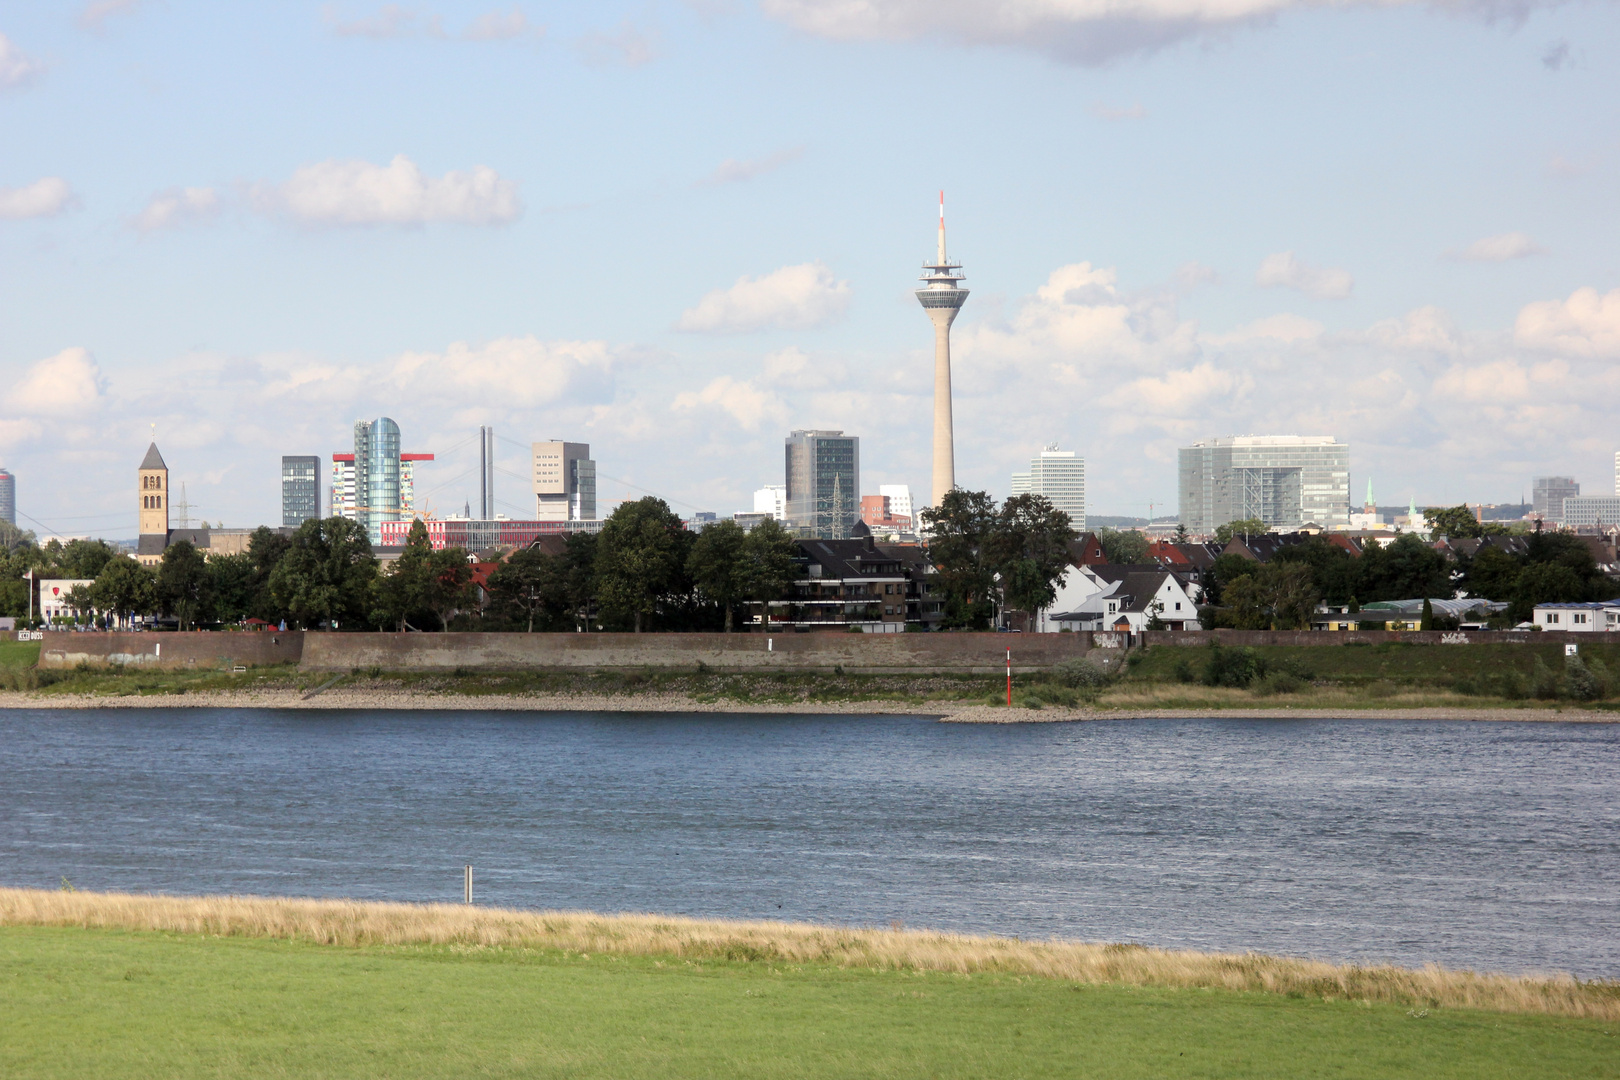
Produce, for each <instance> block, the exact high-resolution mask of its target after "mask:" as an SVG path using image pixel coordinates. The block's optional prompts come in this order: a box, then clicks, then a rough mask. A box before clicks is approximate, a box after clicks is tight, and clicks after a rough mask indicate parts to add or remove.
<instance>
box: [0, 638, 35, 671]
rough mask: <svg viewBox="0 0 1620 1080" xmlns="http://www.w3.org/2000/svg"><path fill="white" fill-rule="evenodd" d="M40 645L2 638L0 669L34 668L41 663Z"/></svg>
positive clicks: (0, 644)
mask: <svg viewBox="0 0 1620 1080" xmlns="http://www.w3.org/2000/svg"><path fill="white" fill-rule="evenodd" d="M39 649H40V643H39V642H37V641H13V640H12V639H11V638H0V667H32V666H33V665H34V664H37V663H39Z"/></svg>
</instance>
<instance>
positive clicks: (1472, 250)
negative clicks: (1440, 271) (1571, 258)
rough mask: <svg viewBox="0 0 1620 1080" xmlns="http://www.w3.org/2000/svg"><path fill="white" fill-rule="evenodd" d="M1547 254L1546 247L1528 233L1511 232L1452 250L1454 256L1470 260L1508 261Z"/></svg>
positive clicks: (1488, 237)
mask: <svg viewBox="0 0 1620 1080" xmlns="http://www.w3.org/2000/svg"><path fill="white" fill-rule="evenodd" d="M1545 254H1546V249H1545V248H1543V247H1542V246H1541V245H1540V244H1538V243H1536V242H1535V241H1534V240H1532V239H1531V238H1530V237H1529V235H1528V234H1526V233H1522V232H1510V233H1500V234H1498V235H1496V236H1487V237H1485V238H1483V239H1480V240H1475V241H1474V242H1473V243H1472V244H1469V245H1468V246H1467V247H1465V248H1462V249H1461V250H1459V251H1455V252H1452V257H1453V258H1456V259H1463V260H1466V261H1468V262H1508V261H1509V260H1512V259H1524V258H1528V257H1529V256H1531V255H1545Z"/></svg>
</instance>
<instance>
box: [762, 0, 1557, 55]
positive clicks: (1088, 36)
mask: <svg viewBox="0 0 1620 1080" xmlns="http://www.w3.org/2000/svg"><path fill="white" fill-rule="evenodd" d="M1416 2H1417V0H995V2H986V0H763V3H762V5H761V6H762V8H763V9H764V11H765V13H766V14H768V15H770V16H772V17H774V18H777V19H781V20H782V21H784V22H787V23H789V24H790V25H792V26H794V27H796V28H797V29H799V30H801V31H803V32H805V33H809V34H814V35H817V36H819V37H827V38H833V39H835V40H855V41H859V40H906V39H912V38H929V37H933V38H941V39H944V40H946V41H951V42H955V43H958V44H963V45H1001V46H1011V47H1014V48H1023V49H1029V50H1032V51H1034V52H1038V53H1042V54H1044V55H1047V56H1050V57H1052V58H1054V59H1057V60H1060V61H1064V62H1068V63H1078V64H1104V63H1107V62H1109V61H1111V60H1114V59H1117V58H1119V57H1121V56H1126V55H1130V54H1133V53H1148V52H1152V51H1154V50H1157V49H1161V48H1164V47H1165V46H1167V45H1170V44H1173V43H1175V42H1177V41H1181V40H1183V39H1187V38H1195V37H1210V36H1215V35H1219V34H1221V33H1224V32H1229V31H1230V30H1232V29H1235V28H1238V27H1243V26H1260V25H1264V24H1266V23H1269V22H1272V21H1274V20H1275V19H1276V18H1277V17H1278V16H1280V15H1283V14H1286V13H1288V12H1291V11H1300V10H1310V9H1313V8H1343V7H1352V6H1358V7H1389V6H1395V5H1399V4H1403V3H1408V4H1410V3H1416ZM1555 2H1556V0H1515V2H1514V3H1513V4H1512V10H1513V11H1514V12H1516V13H1517V12H1523V11H1526V10H1529V9H1531V8H1535V7H1550V6H1553V4H1554V3H1555ZM1444 6H1445V8H1446V9H1447V10H1450V11H1456V12H1461V13H1472V14H1478V15H1480V16H1481V17H1485V18H1492V17H1495V16H1497V15H1498V14H1500V13H1501V12H1502V9H1503V7H1504V6H1505V5H1504V4H1503V3H1502V2H1501V0H1449V2H1448V3H1446V4H1445V5H1444Z"/></svg>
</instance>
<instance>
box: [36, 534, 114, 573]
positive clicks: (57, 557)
mask: <svg viewBox="0 0 1620 1080" xmlns="http://www.w3.org/2000/svg"><path fill="white" fill-rule="evenodd" d="M50 546H51V548H52V549H54V550H52V551H51V571H52V572H53V573H55V574H56V575H58V576H59V577H65V578H85V579H92V580H93V579H94V578H95V577H96V576H97V575H98V574H100V573H101V571H102V568H103V567H105V566H106V565H107V564H108V563H109V562H111V561H112V559H113V557H114V556H116V555H117V554H118V552H117V551H116V550H115V549H114V548H113V546H112V545H111V544H109V543H107V542H106V541H105V540H69V541H68V542H67V543H66V544H59V543H58V542H57V541H54V540H53V541H51V545H50Z"/></svg>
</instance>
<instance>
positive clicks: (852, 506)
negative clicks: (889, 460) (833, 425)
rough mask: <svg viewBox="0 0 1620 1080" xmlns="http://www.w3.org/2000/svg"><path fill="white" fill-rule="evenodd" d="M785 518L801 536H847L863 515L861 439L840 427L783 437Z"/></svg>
mask: <svg viewBox="0 0 1620 1080" xmlns="http://www.w3.org/2000/svg"><path fill="white" fill-rule="evenodd" d="M785 449H786V457H787V517H788V520H789V521H790V522H792V523H793V525H794V528H795V530H796V531H797V532H798V533H799V535H801V536H806V537H813V538H815V539H818V540H844V539H848V537H849V533H850V530H851V529H853V528H854V527H855V523H856V522H857V521H859V520H860V519H861V440H860V439H859V438H857V437H856V436H854V435H845V434H844V433H843V432H842V431H795V432H794V433H793V434H791V435H789V436H788V437H787V444H786V448H785Z"/></svg>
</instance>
